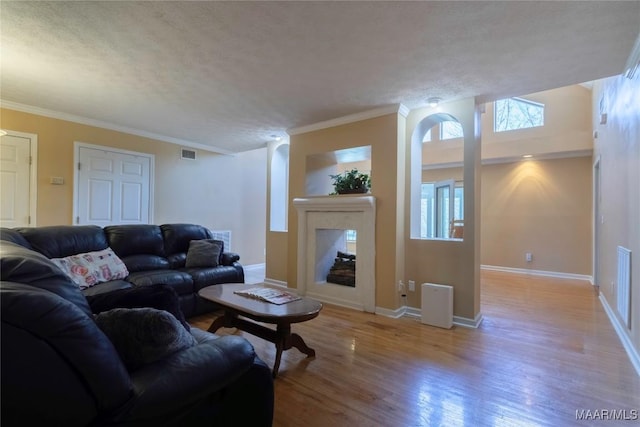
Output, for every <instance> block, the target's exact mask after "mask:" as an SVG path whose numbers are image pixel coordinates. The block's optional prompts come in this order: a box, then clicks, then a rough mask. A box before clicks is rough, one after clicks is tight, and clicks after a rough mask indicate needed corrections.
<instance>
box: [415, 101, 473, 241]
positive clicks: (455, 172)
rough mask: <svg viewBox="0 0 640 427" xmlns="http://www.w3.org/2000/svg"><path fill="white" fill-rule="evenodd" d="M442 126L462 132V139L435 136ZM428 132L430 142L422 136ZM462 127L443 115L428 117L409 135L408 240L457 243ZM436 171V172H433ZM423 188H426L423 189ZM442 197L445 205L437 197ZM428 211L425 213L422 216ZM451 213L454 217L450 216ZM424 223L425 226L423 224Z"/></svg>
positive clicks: (460, 211)
mask: <svg viewBox="0 0 640 427" xmlns="http://www.w3.org/2000/svg"><path fill="white" fill-rule="evenodd" d="M445 122H454V123H457V124H459V126H460V128H462V137H459V138H454V139H443V138H442V132H435V130H438V129H439V128H440V127H441V126H443V124H444V123H445ZM430 130H431V138H430V140H428V141H425V136H426V135H427V133H428V132H429V131H430ZM464 135H465V133H464V127H463V126H462V123H460V121H459V120H458V119H457V117H456V116H454V115H453V114H450V113H445V112H435V113H430V114H428V115H427V116H426V117H424V118H423V119H421V120H420V121H419V122H418V123H417V125H416V127H415V128H414V130H413V132H412V134H411V168H410V169H411V170H410V176H411V178H410V192H411V193H410V237H411V238H412V239H445V240H461V239H462V238H463V232H462V231H463V228H462V226H460V224H462V223H461V222H456V223H455V224H456V232H454V231H453V227H454V222H453V221H454V219H461V217H462V218H463V217H464V214H463V212H464V201H463V194H464V180H463V179H462V176H463V168H464ZM436 170H437V172H436ZM425 176H430V178H428V179H427V181H428V182H430V183H432V184H433V185H432V187H433V188H432V189H428V191H429V195H428V198H427V200H426V201H424V200H422V199H423V198H424V196H425V195H424V194H422V193H423V188H422V187H423V185H422V184H423V183H424V182H425ZM425 188H428V187H426V186H425ZM439 194H445V197H446V203H443V201H442V200H439V198H438V195H439ZM425 210H429V213H428V214H427V213H426V212H423V211H425ZM454 212H456V214H455V215H454ZM425 222H426V223H428V224H425ZM427 229H428V231H427Z"/></svg>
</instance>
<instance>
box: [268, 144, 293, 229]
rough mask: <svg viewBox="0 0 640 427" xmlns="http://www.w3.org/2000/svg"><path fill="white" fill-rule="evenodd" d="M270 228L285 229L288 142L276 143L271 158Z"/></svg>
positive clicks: (287, 194) (287, 208)
mask: <svg viewBox="0 0 640 427" xmlns="http://www.w3.org/2000/svg"><path fill="white" fill-rule="evenodd" d="M270 193H271V203H270V215H269V217H270V227H269V228H270V230H271V231H287V219H288V218H287V215H288V212H289V202H288V201H289V143H283V144H280V145H278V146H277V147H276V148H275V150H274V152H273V156H272V158H271V192H270Z"/></svg>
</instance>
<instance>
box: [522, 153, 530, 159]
mask: <svg viewBox="0 0 640 427" xmlns="http://www.w3.org/2000/svg"><path fill="white" fill-rule="evenodd" d="M532 157H533V154H524V155H523V156H522V158H523V159H530V158H532Z"/></svg>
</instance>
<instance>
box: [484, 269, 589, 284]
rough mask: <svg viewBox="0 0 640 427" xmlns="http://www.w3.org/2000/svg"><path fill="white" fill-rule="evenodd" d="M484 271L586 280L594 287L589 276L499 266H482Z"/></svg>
mask: <svg viewBox="0 0 640 427" xmlns="http://www.w3.org/2000/svg"><path fill="white" fill-rule="evenodd" d="M480 268H481V269H482V270H487V271H502V272H504V273H514V274H525V275H531V276H544V277H555V278H556V279H575V280H586V281H587V282H589V283H591V284H592V285H593V276H589V275H587V274H574V273H562V272H559V271H547V270H531V269H528V268H512V267H502V266H499V265H481V266H480Z"/></svg>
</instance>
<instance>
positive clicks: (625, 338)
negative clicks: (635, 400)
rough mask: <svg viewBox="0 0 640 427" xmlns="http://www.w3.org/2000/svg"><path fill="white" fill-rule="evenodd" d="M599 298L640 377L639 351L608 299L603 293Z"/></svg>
mask: <svg viewBox="0 0 640 427" xmlns="http://www.w3.org/2000/svg"><path fill="white" fill-rule="evenodd" d="M598 298H599V299H600V303H602V307H603V308H604V311H605V312H606V313H607V316H608V317H609V321H610V322H611V325H612V326H613V329H615V331H616V333H617V334H618V338H620V342H621V343H622V346H623V347H624V349H625V350H626V352H627V355H628V356H629V359H630V360H631V364H632V365H633V367H634V368H635V370H636V373H637V374H638V376H640V355H638V351H637V350H636V348H635V347H634V346H633V343H632V342H631V339H630V338H629V334H627V332H626V330H625V329H626V328H625V326H624V325H622V324H621V323H620V321H619V320H618V317H617V316H616V314H615V313H614V312H613V310H612V309H611V306H610V305H609V302H608V301H607V298H605V296H604V294H603V293H602V292H600V295H599V297H598Z"/></svg>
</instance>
